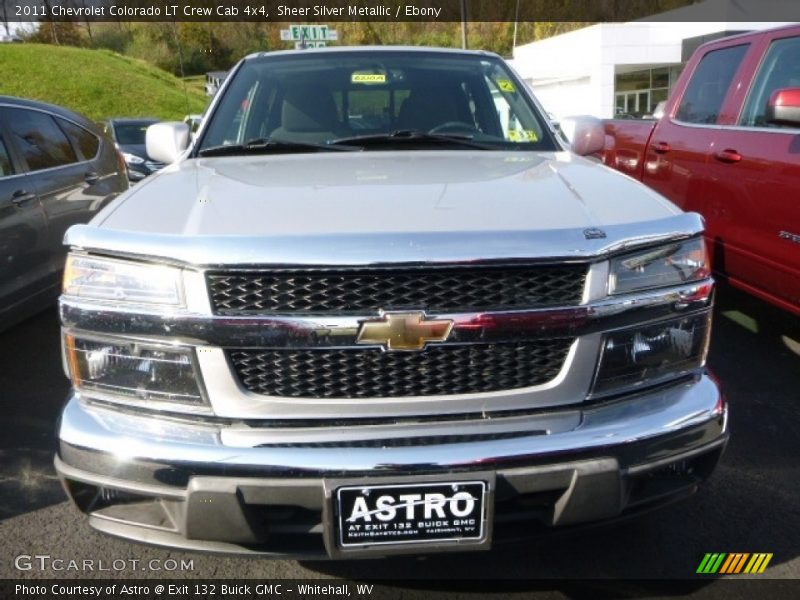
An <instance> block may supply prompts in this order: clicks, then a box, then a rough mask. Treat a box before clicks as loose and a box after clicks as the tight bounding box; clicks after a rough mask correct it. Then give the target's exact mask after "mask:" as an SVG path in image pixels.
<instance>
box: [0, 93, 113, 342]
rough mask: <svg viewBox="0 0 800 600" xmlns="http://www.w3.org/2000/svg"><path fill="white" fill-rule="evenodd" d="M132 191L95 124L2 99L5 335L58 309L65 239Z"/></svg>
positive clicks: (0, 233)
mask: <svg viewBox="0 0 800 600" xmlns="http://www.w3.org/2000/svg"><path fill="white" fill-rule="evenodd" d="M127 187H128V178H127V176H126V169H125V163H124V161H123V160H122V158H121V156H120V155H119V154H118V153H117V152H116V151H115V149H114V145H113V144H112V143H111V141H110V140H109V139H108V138H106V137H105V136H104V135H103V134H102V133H101V132H100V131H99V130H98V128H97V126H96V125H94V124H93V123H92V122H91V121H89V120H88V119H86V118H85V117H82V116H80V115H78V114H76V113H74V112H72V111H69V110H66V109H64V108H61V107H58V106H53V105H51V104H43V103H41V102H34V101H32V100H23V99H21V98H11V97H8V96H0V330H1V329H5V328H6V327H8V326H10V325H11V324H13V323H14V322H16V321H18V320H20V319H22V318H24V317H25V316H27V315H30V314H33V313H35V312H37V311H38V310H40V309H42V308H44V307H45V306H46V305H47V304H49V303H52V302H54V301H55V299H56V298H57V296H58V292H59V283H60V277H61V271H62V270H63V268H64V257H65V254H66V252H65V249H64V246H63V245H62V240H63V238H64V232H65V231H66V230H67V229H68V228H69V227H70V225H74V224H76V223H86V222H87V221H89V219H91V218H92V217H93V216H94V215H95V214H96V213H97V211H99V210H100V209H101V208H102V207H103V206H105V205H106V204H107V203H108V202H110V201H111V200H112V199H113V198H115V197H116V196H117V195H119V193H120V192H122V191H124V190H125V189H127Z"/></svg>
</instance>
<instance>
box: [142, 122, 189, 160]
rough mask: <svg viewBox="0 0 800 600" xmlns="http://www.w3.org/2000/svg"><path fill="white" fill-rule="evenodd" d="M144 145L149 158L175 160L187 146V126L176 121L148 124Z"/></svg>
mask: <svg viewBox="0 0 800 600" xmlns="http://www.w3.org/2000/svg"><path fill="white" fill-rule="evenodd" d="M145 145H146V146H147V155H148V156H149V157H150V158H152V159H154V160H157V161H160V162H163V163H171V162H175V161H176V160H178V157H179V156H180V155H181V154H183V151H184V150H186V148H188V147H189V126H188V125H187V124H186V123H180V122H178V121H174V122H172V121H170V122H165V123H156V124H155V125H150V127H148V128H147V133H146V134H145Z"/></svg>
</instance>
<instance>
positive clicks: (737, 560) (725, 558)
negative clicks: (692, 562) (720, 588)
mask: <svg viewBox="0 0 800 600" xmlns="http://www.w3.org/2000/svg"><path fill="white" fill-rule="evenodd" d="M772 556H773V555H772V553H771V552H770V553H767V552H758V553H755V554H750V553H749V552H732V553H730V554H728V553H725V552H709V553H707V554H706V555H705V556H704V557H703V560H702V561H700V566H698V567H697V571H696V572H697V573H700V574H703V575H715V574H717V573H719V574H720V575H734V574H738V573H751V574H759V573H763V572H764V571H765V570H766V568H767V565H768V564H769V562H770V561H771V560H772ZM748 559H749V560H748ZM745 564H746V565H747V566H745ZM742 568H744V571H742Z"/></svg>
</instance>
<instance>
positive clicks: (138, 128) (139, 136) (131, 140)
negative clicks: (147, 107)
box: [114, 121, 157, 146]
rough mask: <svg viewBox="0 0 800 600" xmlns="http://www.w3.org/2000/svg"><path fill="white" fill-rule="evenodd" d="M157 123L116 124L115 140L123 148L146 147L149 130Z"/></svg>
mask: <svg viewBox="0 0 800 600" xmlns="http://www.w3.org/2000/svg"><path fill="white" fill-rule="evenodd" d="M156 122H157V121H130V122H126V123H119V122H117V123H114V138H115V139H116V140H117V143H118V144H122V145H123V146H129V145H130V146H132V145H137V144H140V145H144V141H145V134H146V133H147V128H148V127H150V125H152V124H153V123H156Z"/></svg>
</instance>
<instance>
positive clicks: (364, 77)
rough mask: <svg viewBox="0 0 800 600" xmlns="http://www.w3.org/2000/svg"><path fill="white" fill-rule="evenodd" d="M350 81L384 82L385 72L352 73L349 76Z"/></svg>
mask: <svg viewBox="0 0 800 600" xmlns="http://www.w3.org/2000/svg"><path fill="white" fill-rule="evenodd" d="M350 82H351V83H365V84H370V83H386V74H385V73H353V75H352V76H351V77H350Z"/></svg>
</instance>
